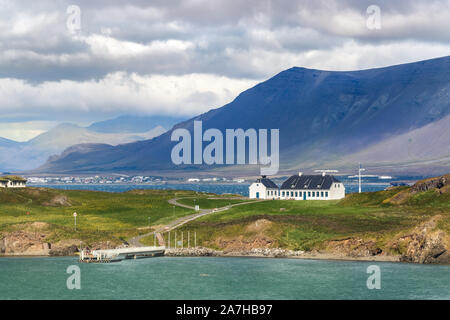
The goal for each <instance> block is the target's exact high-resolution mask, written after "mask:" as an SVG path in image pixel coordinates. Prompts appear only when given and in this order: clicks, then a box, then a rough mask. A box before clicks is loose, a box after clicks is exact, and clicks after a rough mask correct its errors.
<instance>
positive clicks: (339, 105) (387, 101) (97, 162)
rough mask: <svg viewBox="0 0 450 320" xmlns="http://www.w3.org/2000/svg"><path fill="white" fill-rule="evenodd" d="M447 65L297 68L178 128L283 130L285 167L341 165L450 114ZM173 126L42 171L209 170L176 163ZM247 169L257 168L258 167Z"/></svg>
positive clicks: (57, 161) (448, 61)
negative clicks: (195, 123) (74, 166)
mask: <svg viewBox="0 0 450 320" xmlns="http://www.w3.org/2000/svg"><path fill="white" fill-rule="evenodd" d="M449 71H450V56H447V57H442V58H436V59H431V60H425V61H419V62H414V63H408V64H401V65H396V66H391V67H383V68H375V69H367V70H358V71H321V70H313V69H305V68H299V67H293V68H289V69H287V70H285V71H282V72H280V73H278V74H277V75H275V76H274V77H271V78H270V79H268V80H266V81H264V82H261V83H259V84H257V85H256V86H254V87H252V88H250V89H247V90H245V91H243V92H242V93H241V94H239V95H238V96H237V97H236V98H235V99H234V100H233V101H232V102H230V103H228V104H226V105H224V106H222V107H220V108H216V109H212V110H210V111H208V112H206V113H204V114H201V115H199V116H197V117H194V118H192V119H189V120H186V121H183V122H181V123H178V124H176V125H175V126H174V128H173V129H176V128H186V129H189V130H192V127H193V121H194V120H201V121H202V122H203V129H204V130H206V129H208V128H218V129H220V130H221V131H224V130H225V129H227V128H243V129H247V128H255V129H259V128H266V129H271V128H279V129H280V164H281V170H282V171H286V170H290V169H293V168H298V167H302V168H314V167H316V168H317V166H322V165H327V164H339V161H338V160H339V159H344V160H345V157H346V156H348V155H351V154H356V153H357V152H361V151H362V150H364V149H365V148H368V147H370V146H373V145H376V144H377V143H381V142H382V141H383V140H386V139H389V138H393V137H396V136H398V135H402V134H406V133H407V132H410V131H412V130H415V129H419V128H421V127H424V126H426V125H429V124H431V123H434V122H437V121H439V120H441V119H443V118H444V117H446V116H447V115H448V114H449V113H450V72H449ZM173 129H172V130H173ZM172 130H171V131H169V132H167V133H165V134H163V135H161V136H159V137H156V138H154V139H151V140H145V141H141V142H136V143H131V144H126V145H120V146H117V147H114V148H112V149H109V150H108V152H107V154H103V155H102V156H99V152H97V151H95V150H91V151H90V152H88V153H83V156H82V157H81V156H79V157H78V158H77V154H76V152H75V153H73V154H71V155H70V161H68V159H67V153H66V154H65V155H64V156H61V157H59V158H54V159H52V161H50V162H47V163H46V164H45V165H43V166H42V167H40V168H39V169H38V170H37V171H40V172H44V171H49V172H70V171H71V170H72V169H71V161H76V163H77V169H76V170H75V172H82V171H83V170H88V171H96V170H97V171H114V172H116V171H126V170H128V171H151V170H169V171H170V170H176V171H178V170H182V171H183V170H194V171H195V170H196V169H197V170H198V169H205V166H175V165H173V164H172V163H171V161H170V151H171V148H172V147H173V145H174V144H175V143H173V142H171V141H170V134H171V132H172ZM124 155H126V156H124ZM392 157H393V158H395V155H392ZM75 159H76V160H75ZM352 161H353V160H352ZM339 165H340V166H342V167H346V166H349V165H350V164H349V163H346V164H342V163H341V164H339ZM444 165H445V164H444ZM419 167H420V165H419ZM206 168H209V169H212V168H211V167H206ZM222 169H224V170H231V169H230V168H222ZM237 169H238V168H237V167H236V170H237ZM240 169H242V168H240ZM243 169H244V171H245V170H246V169H245V168H243ZM247 169H248V170H247V171H249V173H256V172H257V169H258V168H257V166H253V167H247ZM419 169H420V168H419ZM214 170H217V168H214ZM219 170H220V169H219Z"/></svg>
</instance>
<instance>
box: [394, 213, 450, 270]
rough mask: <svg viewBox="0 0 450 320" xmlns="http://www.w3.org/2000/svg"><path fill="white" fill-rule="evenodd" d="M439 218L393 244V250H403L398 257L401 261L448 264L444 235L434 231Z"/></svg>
mask: <svg viewBox="0 0 450 320" xmlns="http://www.w3.org/2000/svg"><path fill="white" fill-rule="evenodd" d="M441 218H442V217H441V216H436V217H433V218H432V219H430V220H429V221H427V222H425V223H423V224H422V225H421V226H419V227H417V228H415V229H414V230H413V232H412V233H411V234H409V235H406V236H403V237H401V238H399V239H398V241H396V242H395V243H394V244H393V246H392V247H393V248H394V249H396V248H404V249H403V250H402V251H403V252H402V255H401V257H400V260H401V261H403V262H414V263H439V264H450V250H449V248H448V247H447V245H446V244H447V241H446V237H447V236H446V233H445V232H443V231H442V230H437V229H436V225H437V222H438V221H439V220H440V219H441Z"/></svg>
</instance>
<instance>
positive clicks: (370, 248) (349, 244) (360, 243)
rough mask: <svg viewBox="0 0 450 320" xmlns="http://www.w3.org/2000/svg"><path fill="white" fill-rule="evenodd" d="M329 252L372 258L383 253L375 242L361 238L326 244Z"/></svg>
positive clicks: (333, 241)
mask: <svg viewBox="0 0 450 320" xmlns="http://www.w3.org/2000/svg"><path fill="white" fill-rule="evenodd" d="M326 246H327V252H332V253H333V254H337V255H341V256H347V257H353V258H356V257H371V256H377V255H380V254H382V253H383V250H382V249H381V248H379V247H378V246H377V244H376V242H375V241H373V240H363V239H361V238H348V239H343V240H332V241H328V242H327V243H326Z"/></svg>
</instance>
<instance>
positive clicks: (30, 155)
mask: <svg viewBox="0 0 450 320" xmlns="http://www.w3.org/2000/svg"><path fill="white" fill-rule="evenodd" d="M165 131H166V129H164V128H163V127H161V126H157V127H155V128H153V129H152V130H149V131H147V132H142V133H99V132H95V131H92V130H89V129H88V128H83V127H80V126H77V125H74V124H70V123H64V124H60V125H58V126H57V127H55V128H53V129H51V130H49V131H47V132H44V133H42V134H40V135H38V136H37V137H35V138H33V139H31V140H29V141H27V142H21V143H18V142H15V141H11V140H7V139H0V171H16V170H30V169H33V168H36V167H37V166H40V165H42V164H43V163H45V162H46V161H47V159H48V158H49V157H50V156H52V155H55V154H59V153H61V152H62V151H64V150H65V149H66V148H68V147H70V146H72V145H76V144H81V143H106V144H111V145H118V144H123V143H129V142H133V141H138V140H146V139H150V138H153V137H156V136H158V135H160V134H162V133H164V132H165Z"/></svg>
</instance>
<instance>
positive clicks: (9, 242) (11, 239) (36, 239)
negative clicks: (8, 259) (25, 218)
mask: <svg viewBox="0 0 450 320" xmlns="http://www.w3.org/2000/svg"><path fill="white" fill-rule="evenodd" d="M45 238H46V235H45V234H43V233H40V232H37V231H36V232H27V231H14V232H10V233H8V234H6V235H3V236H2V239H1V240H0V254H2V255H11V256H13V255H24V256H42V255H48V254H49V251H50V249H51V244H50V243H48V242H47V241H46V240H45Z"/></svg>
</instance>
